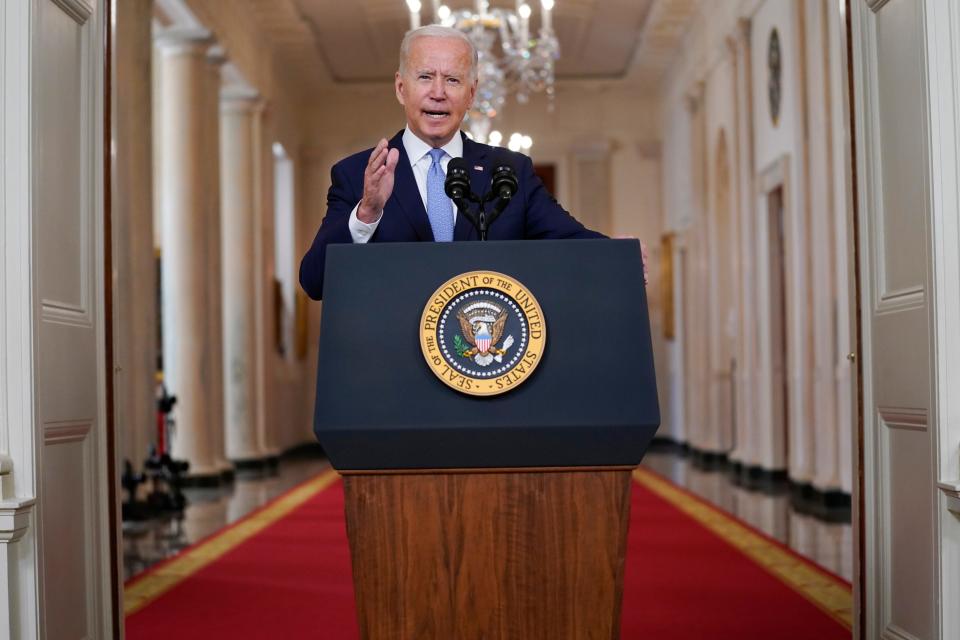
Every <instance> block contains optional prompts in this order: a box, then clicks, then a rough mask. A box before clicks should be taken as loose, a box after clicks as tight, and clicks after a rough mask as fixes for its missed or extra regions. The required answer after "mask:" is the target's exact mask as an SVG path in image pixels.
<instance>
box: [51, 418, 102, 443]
mask: <svg viewBox="0 0 960 640" xmlns="http://www.w3.org/2000/svg"><path fill="white" fill-rule="evenodd" d="M92 428H93V421H92V420H87V421H83V422H49V423H47V424H46V425H44V429H43V443H44V444H65V443H67V442H81V441H83V440H85V439H86V438H87V436H88V435H90V430H91V429H92Z"/></svg>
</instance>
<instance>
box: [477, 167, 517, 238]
mask: <svg viewBox="0 0 960 640" xmlns="http://www.w3.org/2000/svg"><path fill="white" fill-rule="evenodd" d="M519 188H520V182H519V181H518V180H517V172H516V171H515V170H514V168H513V166H512V165H511V164H510V163H509V162H507V161H505V160H500V161H498V162H497V164H495V165H494V169H493V176H492V177H491V178H490V193H488V194H487V198H488V199H490V200H493V199H494V198H496V199H497V204H496V205H495V206H494V207H493V211H491V212H490V217H489V218H488V219H487V220H485V222H486V226H487V227H488V228H489V227H490V225H492V224H493V221H494V220H496V219H497V218H498V217H499V216H500V214H501V213H503V210H504V209H506V208H507V205H509V204H510V200H511V199H512V198H513V196H515V195H516V193H517V190H518V189H519Z"/></svg>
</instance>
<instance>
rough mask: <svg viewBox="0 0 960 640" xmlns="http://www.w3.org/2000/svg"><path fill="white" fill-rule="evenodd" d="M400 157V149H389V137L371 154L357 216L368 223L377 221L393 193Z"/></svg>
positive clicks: (364, 176)
mask: <svg viewBox="0 0 960 640" xmlns="http://www.w3.org/2000/svg"><path fill="white" fill-rule="evenodd" d="M399 159H400V151H399V150H398V149H388V148H387V139H386V138H381V139H380V142H378V143H377V146H376V147H375V148H374V149H373V152H372V153H371V154H370V160H369V161H368V162H367V168H366V169H365V170H364V172H363V199H362V200H360V206H359V207H358V208H357V218H359V219H360V221H361V222H365V223H367V224H369V223H371V222H376V221H377V220H379V219H380V214H381V213H383V208H384V207H385V206H386V204H387V200H389V199H390V194H391V193H393V180H394V171H395V170H396V168H397V161H398V160H399Z"/></svg>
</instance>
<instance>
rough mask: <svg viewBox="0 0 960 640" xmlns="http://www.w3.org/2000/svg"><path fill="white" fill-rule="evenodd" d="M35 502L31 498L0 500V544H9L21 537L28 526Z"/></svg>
mask: <svg viewBox="0 0 960 640" xmlns="http://www.w3.org/2000/svg"><path fill="white" fill-rule="evenodd" d="M36 502H37V501H36V500H35V499H33V498H30V499H27V500H3V501H0V544H10V543H12V542H16V541H17V540H19V539H20V538H22V537H23V534H24V533H26V532H27V529H28V528H29V527H30V512H31V511H33V507H34V505H35V504H36Z"/></svg>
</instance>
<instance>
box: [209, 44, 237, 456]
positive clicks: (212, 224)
mask: <svg viewBox="0 0 960 640" xmlns="http://www.w3.org/2000/svg"><path fill="white" fill-rule="evenodd" d="M226 60H227V59H226V56H225V55H224V53H223V49H222V48H221V47H213V48H212V49H210V51H209V52H208V53H207V74H208V77H207V82H206V104H205V105H204V117H205V118H206V119H207V122H206V124H205V125H204V134H205V136H206V139H205V140H204V148H205V154H206V158H207V161H206V163H205V165H206V166H205V169H206V172H207V174H206V177H205V179H204V182H205V184H206V185H207V190H206V193H207V213H206V219H207V256H208V260H209V268H208V269H207V287H208V291H209V295H208V298H207V300H208V303H209V314H208V316H207V320H208V335H209V336H210V338H209V349H210V365H211V366H210V373H211V375H210V396H209V400H208V401H209V406H208V409H209V416H210V417H209V420H210V436H211V446H212V456H213V458H214V460H215V462H216V465H217V467H218V468H219V469H220V470H221V472H232V471H233V466H232V465H231V464H230V462H228V461H227V456H226V444H225V443H226V434H225V430H224V419H225V412H224V402H225V396H224V388H223V327H224V317H223V302H222V297H221V296H222V295H223V286H222V283H223V260H222V255H221V254H222V251H221V226H222V225H221V220H220V217H221V214H220V200H221V197H220V88H221V85H222V82H221V69H222V67H223V64H224V63H225V62H226Z"/></svg>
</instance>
